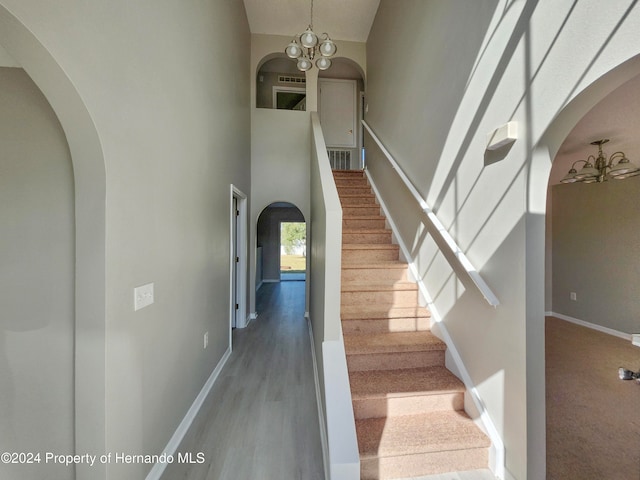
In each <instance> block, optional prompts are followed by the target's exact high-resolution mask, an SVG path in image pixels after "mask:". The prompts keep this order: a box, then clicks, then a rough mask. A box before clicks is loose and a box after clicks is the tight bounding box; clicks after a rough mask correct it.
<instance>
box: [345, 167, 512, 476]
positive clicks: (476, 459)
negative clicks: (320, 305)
mask: <svg viewBox="0 0 640 480" xmlns="http://www.w3.org/2000/svg"><path fill="white" fill-rule="evenodd" d="M339 175H340V177H341V178H340V179H338V180H337V182H336V184H337V187H338V193H339V196H340V200H341V203H342V205H343V214H344V216H343V264H342V265H343V268H342V284H343V287H342V290H343V292H342V302H341V303H342V306H341V317H342V324H343V334H344V336H345V348H346V349H347V363H348V365H349V371H350V378H351V383H352V387H351V389H352V399H353V408H354V413H355V416H356V418H357V420H356V425H357V429H358V430H359V432H360V434H359V437H360V436H361V435H364V434H363V433H362V432H363V429H365V430H367V429H371V428H374V427H371V425H376V424H377V425H380V424H382V425H387V427H388V426H389V425H391V424H394V423H400V424H401V423H402V421H403V420H406V419H408V418H410V417H412V416H413V417H415V419H414V421H417V419H423V418H425V416H427V417H428V416H433V415H434V414H437V415H443V417H442V418H449V420H448V421H451V419H452V418H456V419H459V422H462V423H460V425H462V424H463V425H464V429H469V432H472V433H471V434H470V437H469V438H472V439H473V440H472V442H471V443H470V444H468V445H465V444H464V441H462V444H461V443H460V442H461V440H460V438H456V439H455V440H453V443H452V444H451V445H450V446H449V447H447V446H446V440H445V438H442V441H443V442H444V443H443V446H442V448H440V447H437V448H434V449H431V450H429V448H426V449H425V447H424V445H422V446H420V447H416V448H415V449H414V450H411V448H412V447H411V448H409V450H403V448H404V447H399V450H398V451H396V452H394V449H395V448H396V447H395V446H393V445H386V446H385V445H383V444H384V442H385V438H386V439H387V440H388V439H389V436H388V435H391V437H392V439H391V440H388V441H389V442H390V443H391V444H392V443H393V437H395V438H396V439H403V440H402V441H400V442H399V443H407V442H408V443H409V444H412V442H414V441H415V440H412V438H413V437H414V434H415V432H414V433H412V434H410V435H408V437H409V438H407V434H406V433H405V434H403V433H402V432H399V433H393V432H391V433H388V432H389V429H388V428H385V438H383V437H381V436H378V437H377V438H375V435H374V440H373V441H372V442H369V441H367V440H364V439H362V438H360V439H359V442H360V443H361V447H360V448H361V478H363V479H364V478H372V479H373V478H400V477H411V476H422V475H429V474H439V473H446V472H451V471H463V470H473V469H477V468H487V466H489V468H490V469H491V470H492V471H493V472H494V474H496V475H497V476H498V477H499V478H504V474H505V470H504V447H503V444H502V441H501V438H500V437H499V435H498V434H497V430H496V429H495V427H494V426H493V423H492V422H491V419H490V418H489V417H488V414H487V412H486V410H485V409H484V407H483V403H482V401H481V399H480V397H479V395H478V392H477V390H476V389H475V388H474V386H473V384H472V382H471V380H470V376H469V375H468V373H467V371H466V370H465V369H464V366H463V365H462V362H461V358H460V355H459V354H458V352H457V351H456V350H455V347H454V346H453V345H452V343H451V339H450V337H449V335H448V332H447V331H446V329H445V328H444V325H442V324H440V323H438V322H439V320H440V317H439V316H438V314H437V311H436V310H435V309H434V308H433V304H432V302H431V299H430V297H429V295H428V293H427V291H426V288H425V286H424V284H423V282H422V281H421V279H420V278H419V276H418V275H417V270H416V268H415V265H414V264H413V262H412V259H411V256H410V255H409V253H408V250H407V248H406V246H405V245H404V244H403V242H402V241H401V238H400V237H399V236H398V235H397V229H396V226H395V224H394V222H393V220H392V219H391V217H390V216H389V215H388V210H387V208H386V205H385V204H384V202H383V201H382V200H381V199H380V196H379V193H378V190H377V188H376V186H375V183H374V182H373V181H372V179H371V178H370V175H369V172H368V171H366V170H365V172H364V175H363V174H362V173H361V172H360V175H358V178H355V176H356V174H353V173H352V174H351V175H352V176H353V177H354V178H345V177H346V176H347V175H346V174H342V173H341V174H339ZM365 175H366V176H365ZM334 176H336V175H335V172H334ZM372 192H373V198H372ZM372 201H373V202H379V203H376V206H377V207H378V208H379V211H380V213H378V214H377V215H373V213H374V211H375V210H374V209H371V208H369V206H370V204H371V202H372ZM356 202H358V203H359V202H363V204H364V205H363V208H362V209H359V207H358V206H357V205H358V203H356ZM354 204H355V205H356V207H355V208H351V207H354ZM365 205H366V207H365ZM345 207H346V208H345ZM365 212H366V213H367V214H366V215H365V214H364V213H365ZM390 241H392V242H393V245H394V247H395V248H394V247H388V245H389V243H390ZM382 245H387V247H382ZM394 250H395V251H394ZM403 262H404V264H403ZM408 281H413V282H416V283H415V284H414V286H413V287H409V286H408V285H407V283H408ZM416 284H417V285H416ZM396 300H398V303H396ZM421 305H428V307H429V309H426V308H424V307H421ZM434 320H435V321H434ZM431 328H434V330H435V332H434V333H437V334H438V336H440V337H441V338H444V339H445V342H442V341H441V340H440V339H438V338H437V337H436V336H435V335H433V333H432V332H430V329H431ZM389 333H391V336H394V335H397V334H400V335H401V337H396V338H403V340H399V341H395V340H394V341H393V342H391V343H394V344H397V345H400V350H401V353H400V356H401V357H402V356H404V358H401V359H400V360H399V361H398V360H394V359H393V357H394V356H395V357H397V356H398V353H396V352H395V351H393V353H392V351H388V348H389V347H388V346H385V345H384V342H383V341H382V340H381V339H380V338H382V336H383V335H389ZM402 335H418V336H423V335H429V336H431V337H432V338H433V339H434V340H433V345H430V347H429V348H424V347H422V348H417V349H416V348H414V347H413V346H412V345H410V344H411V343H412V342H411V341H409V340H407V339H408V338H409V337H402ZM424 338H426V337H424ZM354 339H355V340H354ZM427 343H430V344H431V343H432V342H431V341H428V342H427ZM438 343H440V344H441V345H442V347H441V348H440V347H435V345H437V344H438ZM397 345H396V346H397ZM392 348H396V347H395V346H394V347H392ZM445 367H453V368H449V370H451V371H453V372H454V373H455V374H456V375H457V376H458V377H459V378H461V379H462V381H460V380H459V379H458V378H455V377H454V375H453V374H451V372H450V371H447V370H446V368H445ZM407 369H409V371H410V370H411V369H413V370H414V371H416V372H422V371H424V370H425V369H432V370H433V371H438V372H440V373H439V374H438V375H439V376H438V375H436V378H438V379H439V380H438V381H444V380H442V378H447V377H454V378H455V381H453V382H451V384H449V386H447V387H445V386H444V385H441V386H439V387H437V388H436V390H437V391H436V392H435V393H433V392H428V393H424V392H422V391H420V390H421V388H420V387H419V386H418V387H416V388H413V387H412V386H411V382H412V380H405V379H404V377H403V373H402V372H405V371H407ZM421 369H422V370H421ZM438 369H439V370H438ZM442 372H445V373H442ZM432 373H433V372H432ZM425 375H426V374H425ZM423 376H424V375H423ZM374 377H376V378H383V377H386V378H387V380H383V381H391V380H389V379H390V378H392V379H395V382H396V385H395V386H394V387H393V388H392V389H391V391H388V392H373V393H372V392H368V393H362V392H360V391H359V388H361V387H362V385H363V384H364V385H365V386H367V385H368V387H367V388H369V389H371V388H374V387H372V386H371V385H372V384H375V383H376V381H377V380H376V381H373V380H372V379H373V378H374ZM396 377H398V378H401V379H403V380H402V381H400V380H398V378H396ZM429 378H431V374H429ZM422 381H424V378H422ZM398 382H400V383H398ZM402 382H405V384H403V383H402ZM406 382H408V383H406ZM444 382H445V383H448V381H444ZM418 383H419V382H418ZM354 385H360V387H357V386H356V387H355V388H354ZM452 385H453V386H452ZM398 389H399V390H398ZM425 389H426V390H429V388H428V387H425ZM374 390H375V388H374ZM407 390H409V391H407ZM414 390H416V391H414ZM425 410H426V412H427V413H425ZM464 410H467V411H469V412H470V413H471V414H472V415H473V416H474V417H478V420H476V421H475V423H476V424H479V425H478V426H479V427H480V428H479V429H478V428H477V427H476V426H475V424H474V423H473V422H472V421H471V419H470V418H469V416H468V415H467V414H466V413H465V412H464ZM447 415H453V417H447ZM398 419H399V420H398ZM420 421H422V420H419V421H418V423H420ZM367 425H369V426H367ZM456 425H457V424H456ZM426 428H427V427H426V425H425V426H424V428H423V430H424V429H426ZM461 428H462V427H461ZM453 429H454V430H459V429H458V427H454V428H453ZM374 431H375V428H374ZM487 432H488V433H487ZM486 435H488V436H489V437H490V439H489V438H487V436H486ZM417 436H418V437H420V434H418V435H417ZM436 437H438V436H437V435H436ZM436 437H434V438H436ZM444 437H447V434H446V433H445V434H444ZM463 437H464V435H463ZM376 442H377V443H376ZM435 442H436V443H439V442H440V441H439V440H435ZM371 445H375V448H373V450H372V449H371ZM381 447H382V448H381ZM464 447H468V448H464ZM363 448H364V450H363ZM439 450H442V451H439Z"/></svg>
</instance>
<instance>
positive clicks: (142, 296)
mask: <svg viewBox="0 0 640 480" xmlns="http://www.w3.org/2000/svg"><path fill="white" fill-rule="evenodd" d="M152 303H153V283H147V284H146V285H142V286H141V287H136V288H134V289H133V310H134V311H136V310H140V309H141V308H144V307H147V306H149V305H151V304H152Z"/></svg>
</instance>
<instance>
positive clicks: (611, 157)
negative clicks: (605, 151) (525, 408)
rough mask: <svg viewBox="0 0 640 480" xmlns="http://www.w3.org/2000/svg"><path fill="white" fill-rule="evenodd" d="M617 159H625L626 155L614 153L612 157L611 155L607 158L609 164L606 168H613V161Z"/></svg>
mask: <svg viewBox="0 0 640 480" xmlns="http://www.w3.org/2000/svg"><path fill="white" fill-rule="evenodd" d="M617 157H620V160H622V159H623V158H625V157H626V155H625V154H624V152H616V153H614V154H613V155H611V156H610V157H609V162H608V163H607V167H609V168H611V167H613V160H614V159H615V158H617Z"/></svg>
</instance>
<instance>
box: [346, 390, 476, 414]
mask: <svg viewBox="0 0 640 480" xmlns="http://www.w3.org/2000/svg"><path fill="white" fill-rule="evenodd" d="M463 409H464V393H462V392H455V393H443V394H437V395H415V396H409V397H396V398H376V399H358V400H353V413H354V414H355V418H356V419H357V420H361V419H364V418H386V417H392V416H400V415H417V414H421V413H429V412H434V411H441V410H463Z"/></svg>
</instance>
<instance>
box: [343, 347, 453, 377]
mask: <svg viewBox="0 0 640 480" xmlns="http://www.w3.org/2000/svg"><path fill="white" fill-rule="evenodd" d="M438 365H444V350H431V351H427V352H394V353H370V354H359V355H349V354H348V353H347V367H348V369H349V371H352V372H363V371H370V370H399V369H401V368H420V367H435V366H438Z"/></svg>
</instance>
